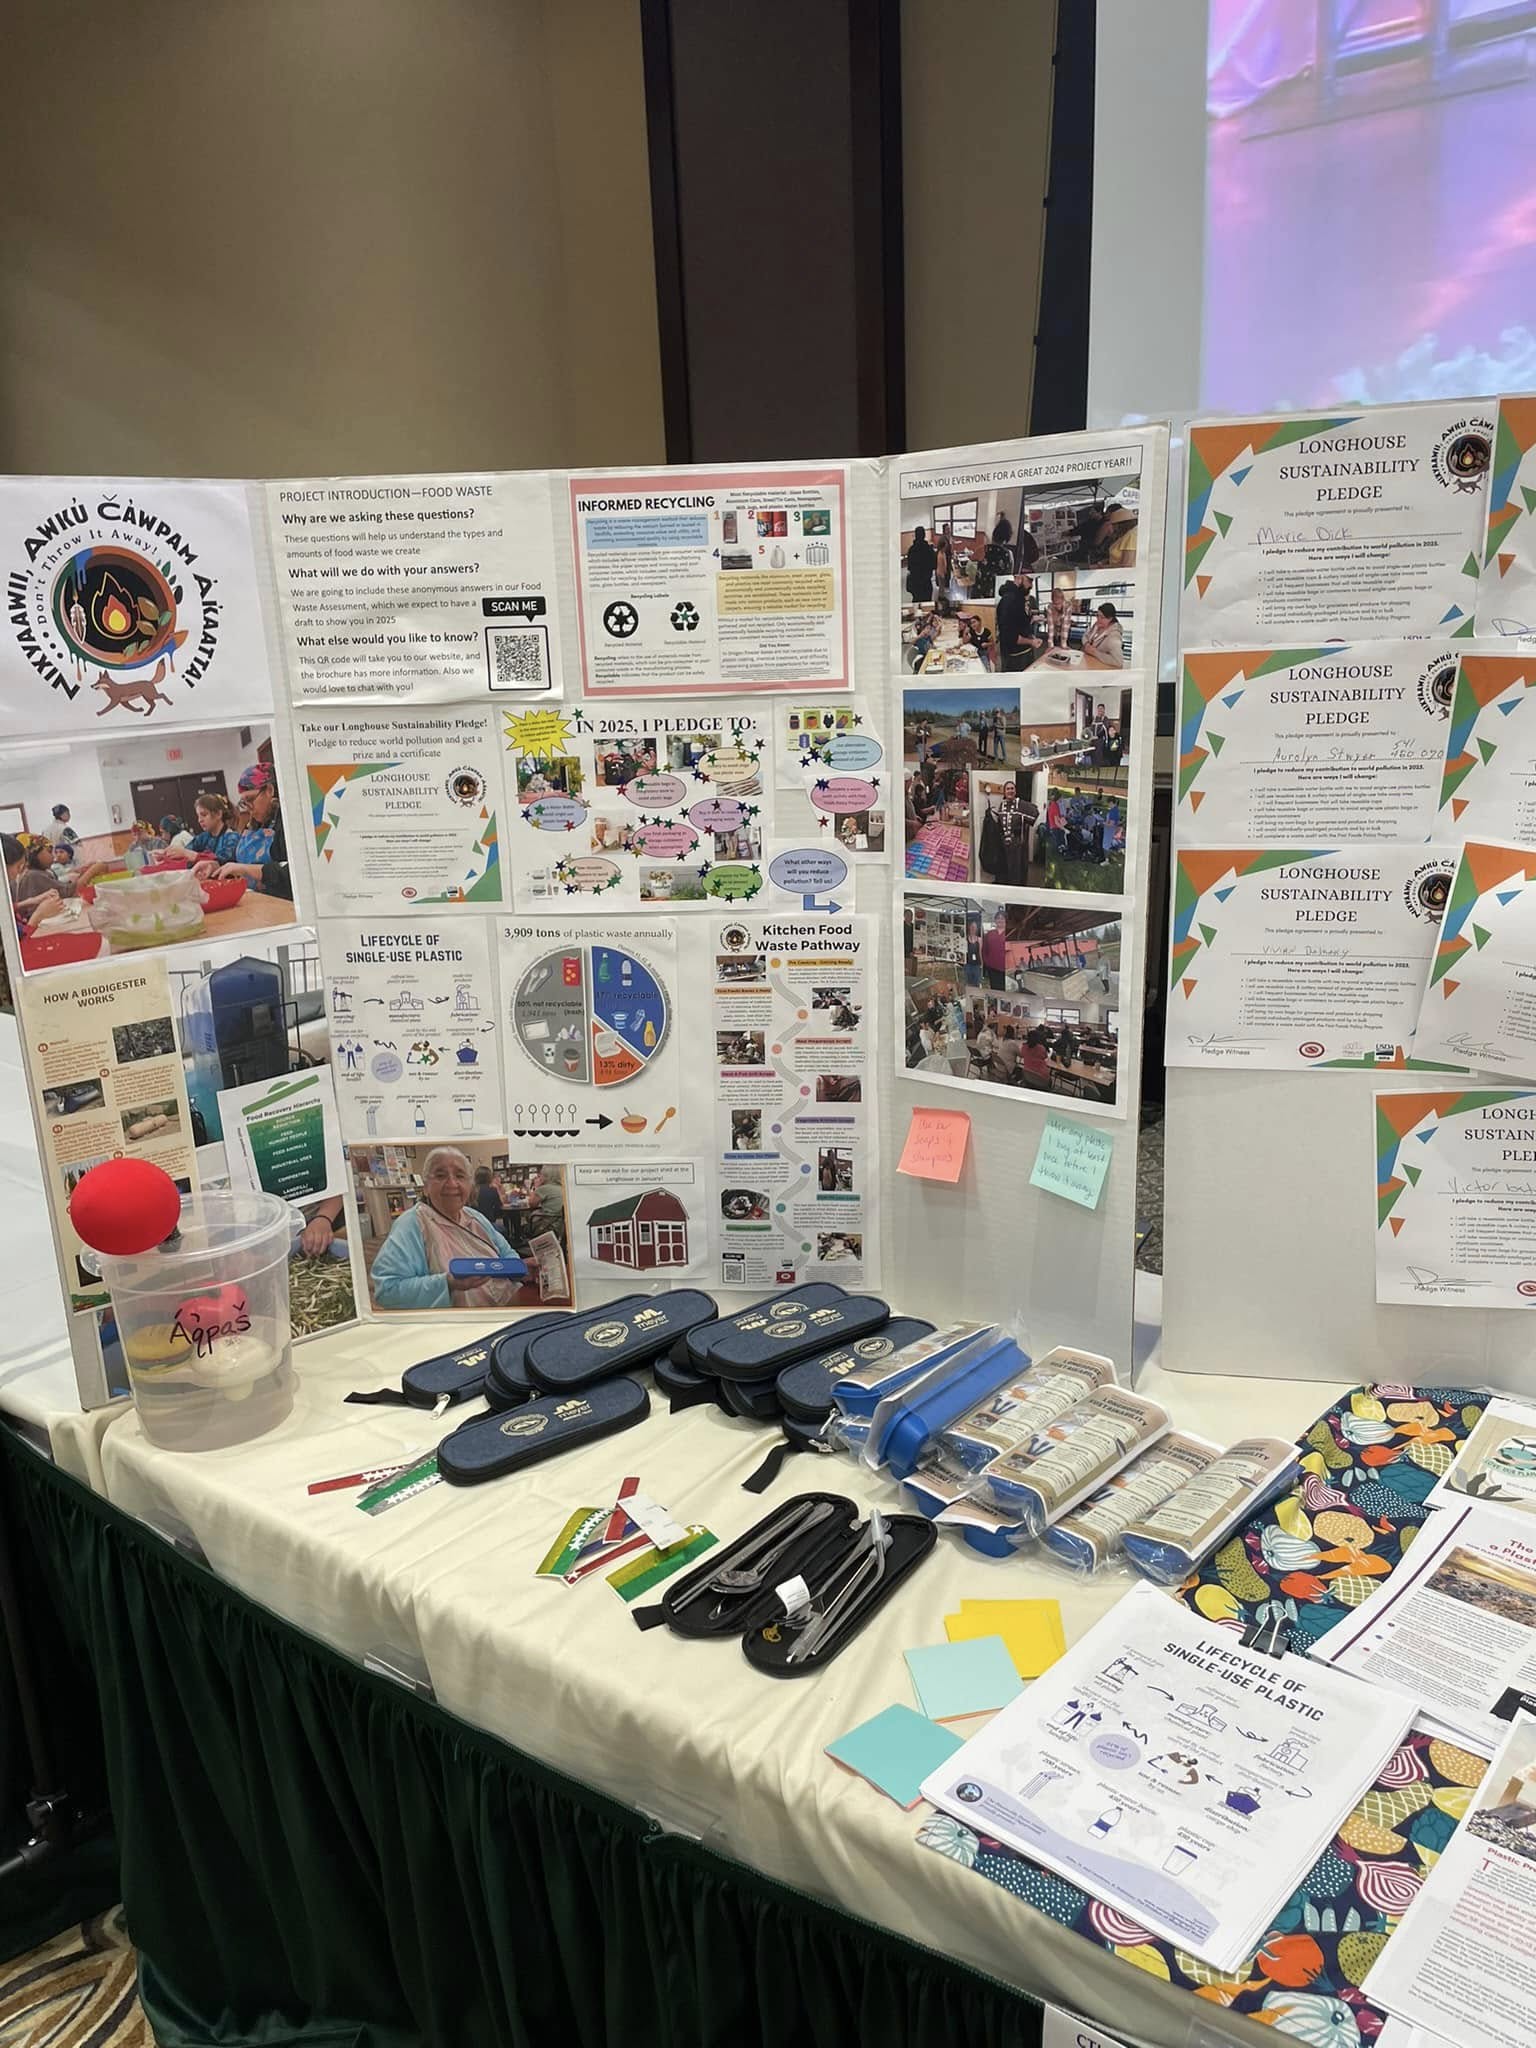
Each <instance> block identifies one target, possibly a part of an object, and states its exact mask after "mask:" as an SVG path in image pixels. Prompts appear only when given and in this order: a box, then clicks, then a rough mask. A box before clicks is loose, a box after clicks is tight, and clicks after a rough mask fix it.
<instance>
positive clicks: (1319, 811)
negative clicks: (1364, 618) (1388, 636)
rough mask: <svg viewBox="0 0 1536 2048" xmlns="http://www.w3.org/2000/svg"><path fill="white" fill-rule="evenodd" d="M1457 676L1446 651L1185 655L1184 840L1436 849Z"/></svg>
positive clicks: (1403, 647) (1180, 802)
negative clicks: (1375, 843) (1383, 843)
mask: <svg viewBox="0 0 1536 2048" xmlns="http://www.w3.org/2000/svg"><path fill="white" fill-rule="evenodd" d="M1522 666H1523V664H1522ZM1529 667H1530V670H1531V674H1532V676H1533V677H1536V660H1533V661H1532V662H1531V663H1530V664H1529ZM1458 668H1459V658H1458V652H1457V648H1456V646H1455V643H1454V642H1453V641H1451V640H1449V639H1443V640H1437V641H1428V640H1360V641H1354V642H1352V643H1351V644H1349V645H1348V646H1339V645H1332V646H1330V645H1325V644H1322V643H1318V644H1316V645H1313V646H1310V647H1247V648H1241V647H1238V648H1199V649H1190V650H1187V651H1186V652H1185V654H1184V657H1183V662H1182V666H1181V671H1180V680H1179V719H1178V767H1177V783H1176V788H1177V820H1178V830H1179V837H1180V839H1181V840H1182V841H1183V842H1184V843H1185V844H1199V843H1201V842H1202V841H1203V842H1205V843H1206V844H1208V845H1213V846H1230V845H1232V844H1234V843H1237V842H1242V841H1252V842H1254V843H1256V844H1259V845H1266V844H1267V845H1272V846H1274V845H1281V844H1286V845H1296V844H1300V845H1306V844H1309V843H1315V842H1316V841H1318V840H1322V839H1329V838H1348V839H1371V840H1425V839H1431V838H1433V837H1435V836H1436V834H1435V829H1434V826H1435V813H1436V811H1437V809H1438V807H1439V804H1440V796H1441V785H1442V781H1443V777H1444V771H1445V753H1446V736H1447V733H1448V731H1449V728H1450V711H1451V703H1452V700H1453V698H1454V697H1455V695H1456V688H1457V675H1458ZM1446 836H1447V837H1458V836H1459V834H1451V833H1448V834H1446Z"/></svg>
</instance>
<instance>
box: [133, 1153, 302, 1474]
mask: <svg viewBox="0 0 1536 2048" xmlns="http://www.w3.org/2000/svg"><path fill="white" fill-rule="evenodd" d="M290 1228H291V1212H290V1210H289V1207H288V1204H287V1203H286V1202H283V1201H280V1200H279V1199H278V1197H277V1196H276V1195H263V1194H237V1193H233V1192H224V1193H216V1194H205V1195H188V1196H186V1197H185V1198H184V1199H183V1201H182V1205H181V1226H180V1230H179V1232H178V1234H177V1235H176V1236H175V1237H173V1238H171V1239H169V1240H168V1241H167V1242H166V1243H165V1244H163V1245H157V1246H156V1247H155V1249H154V1250H153V1251H147V1252H137V1253H135V1254H133V1255H132V1256H131V1257H126V1258H119V1257H113V1256H111V1255H109V1254H108V1253H106V1252H101V1253H98V1254H97V1264H98V1265H99V1266H100V1269H101V1276H102V1278H103V1279H104V1280H105V1281H106V1283H107V1285H108V1286H109V1287H110V1288H111V1290H112V1308H113V1312H114V1314H115V1317H116V1320H117V1328H118V1335H119V1337H120V1339H121V1341H122V1347H123V1354H124V1356H125V1357H126V1359H127V1361H128V1378H129V1384H130V1386H131V1387H132V1389H133V1399H134V1405H135V1406H136V1407H137V1409H138V1411H139V1419H140V1421H141V1422H142V1423H143V1425H144V1434H145V1435H146V1436H147V1437H148V1438H149V1439H150V1441H151V1442H152V1443H156V1444H159V1445H161V1446H162V1447H163V1448H164V1449H166V1450H170V1451H211V1450H217V1449H219V1448H221V1447H222V1446H224V1445H226V1444H241V1443H248V1442H249V1441H250V1440H251V1438H252V1437H258V1436H263V1435H265V1433H266V1432H267V1431H268V1430H269V1429H272V1428H274V1427H275V1426H276V1424H278V1423H279V1422H281V1421H282V1420H283V1418H284V1416H285V1415H287V1413H288V1412H289V1410H290V1409H291V1408H292V1406H293V1363H292V1346H291V1343H290V1337H289V1327H288V1243H289V1235H290Z"/></svg>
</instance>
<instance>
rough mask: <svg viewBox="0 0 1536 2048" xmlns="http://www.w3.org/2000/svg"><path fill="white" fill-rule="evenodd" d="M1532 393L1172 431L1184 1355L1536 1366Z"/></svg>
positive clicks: (1504, 1369) (1294, 1372) (1169, 1308)
mask: <svg viewBox="0 0 1536 2048" xmlns="http://www.w3.org/2000/svg"><path fill="white" fill-rule="evenodd" d="M1533 445H1536V400H1533V399H1530V398H1503V399H1462V400H1446V401H1444V402H1436V403H1433V404H1429V405H1417V406H1397V407H1390V408H1379V409H1371V410H1350V409H1340V410H1339V411H1338V412H1336V413H1333V414H1330V415H1327V416H1325V417H1307V418H1292V417H1280V418H1267V419H1245V420H1210V421H1202V422H1196V423H1195V424H1194V425H1193V426H1192V428H1191V429H1190V434H1189V457H1188V461H1189V471H1188V482H1187V494H1186V529H1185V541H1184V566H1183V599H1182V604H1181V613H1180V641H1181V673H1180V682H1179V701H1178V739H1177V763H1176V770H1175V775H1176V787H1175V801H1174V817H1175V840H1176V844H1175V858H1174V885H1173V896H1174V902H1173V926H1172V935H1171V942H1170V966H1169V981H1170V985H1169V992H1168V1037H1167V1059H1168V1067H1169V1072H1168V1110H1167V1153H1166V1172H1167V1184H1168V1188H1169V1191H1170V1194H1169V1201H1168V1205H1167V1213H1166V1217H1165V1224H1164V1242H1165V1286H1164V1312H1165V1314H1164V1342H1165V1355H1166V1357H1167V1360H1168V1363H1169V1364H1170V1365H1173V1366H1175V1367H1178V1368H1181V1369H1185V1370H1193V1371H1201V1372H1222V1373H1280V1374H1285V1375H1287V1376H1290V1377H1298V1376H1300V1377H1319V1378H1328V1379H1341V1378H1342V1379H1359V1380H1367V1381H1385V1382H1391V1381H1407V1382H1411V1383H1413V1384H1415V1385H1418V1386H1423V1385H1427V1384H1434V1383H1436V1382H1445V1383H1451V1384H1455V1385H1462V1386H1464V1385H1468V1384H1475V1383H1477V1382H1478V1381H1480V1380H1488V1381H1491V1382H1493V1383H1495V1384H1497V1385H1500V1386H1504V1387H1510V1388H1517V1389H1521V1390H1524V1391H1527V1392H1536V1349H1533V1346H1532V1326H1531V1323H1530V1320H1529V1318H1530V1314H1531V1311H1532V1308H1533V1307H1536V1088H1533V1086H1532V1084H1533V1083H1536V1003H1533V1000H1532V995H1531V990H1532V988H1533V987H1536V919H1533V917H1532V911H1533V907H1536V891H1532V890H1531V889H1530V887H1529V884H1530V882H1531V880H1532V879H1533V878H1536V711H1533V709H1532V705H1533V703H1536V659H1533V656H1536V516H1533V515H1536V461H1533V456H1532V453H1531V451H1532V448H1533Z"/></svg>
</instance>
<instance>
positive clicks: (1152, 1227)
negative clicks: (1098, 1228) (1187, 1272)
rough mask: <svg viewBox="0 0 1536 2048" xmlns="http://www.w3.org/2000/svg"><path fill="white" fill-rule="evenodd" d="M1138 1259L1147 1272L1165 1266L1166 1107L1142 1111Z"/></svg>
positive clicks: (1137, 1155) (1138, 1163)
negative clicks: (1164, 1162) (1164, 1138)
mask: <svg viewBox="0 0 1536 2048" xmlns="http://www.w3.org/2000/svg"><path fill="white" fill-rule="evenodd" d="M1136 1235H1137V1244H1136V1263H1137V1265H1138V1266H1140V1268H1141V1269H1142V1271H1143V1272H1144V1273H1161V1271H1162V1270H1163V1110H1162V1105H1161V1103H1159V1104H1157V1105H1156V1106H1155V1107H1154V1108H1151V1109H1148V1110H1145V1111H1143V1113H1142V1123H1141V1144H1140V1146H1139V1147H1138V1149H1137V1153H1136Z"/></svg>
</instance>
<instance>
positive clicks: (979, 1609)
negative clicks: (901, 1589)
mask: <svg viewBox="0 0 1536 2048" xmlns="http://www.w3.org/2000/svg"><path fill="white" fill-rule="evenodd" d="M944 1633H945V1634H946V1635H947V1636H948V1637H949V1640H950V1641H951V1642H952V1643H966V1642H971V1641H973V1640H974V1639H975V1638H976V1637H977V1636H1001V1637H1002V1639H1003V1641H1004V1642H1005V1643H1006V1644H1007V1645H1008V1654H1009V1656H1010V1657H1011V1658H1012V1659H1013V1668H1014V1670H1015V1671H1017V1672H1018V1674H1019V1676H1020V1678H1038V1677H1039V1676H1040V1674H1041V1672H1042V1671H1049V1670H1050V1668H1051V1666H1052V1665H1053V1664H1054V1663H1055V1662H1056V1659H1057V1658H1058V1657H1060V1656H1063V1655H1065V1653H1066V1647H1067V1638H1066V1633H1065V1631H1064V1630H1063V1628H1062V1625H1061V1605H1060V1602H1059V1601H1056V1600H962V1601H961V1602H960V1612H959V1613H958V1614H946V1615H945V1617H944Z"/></svg>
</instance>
